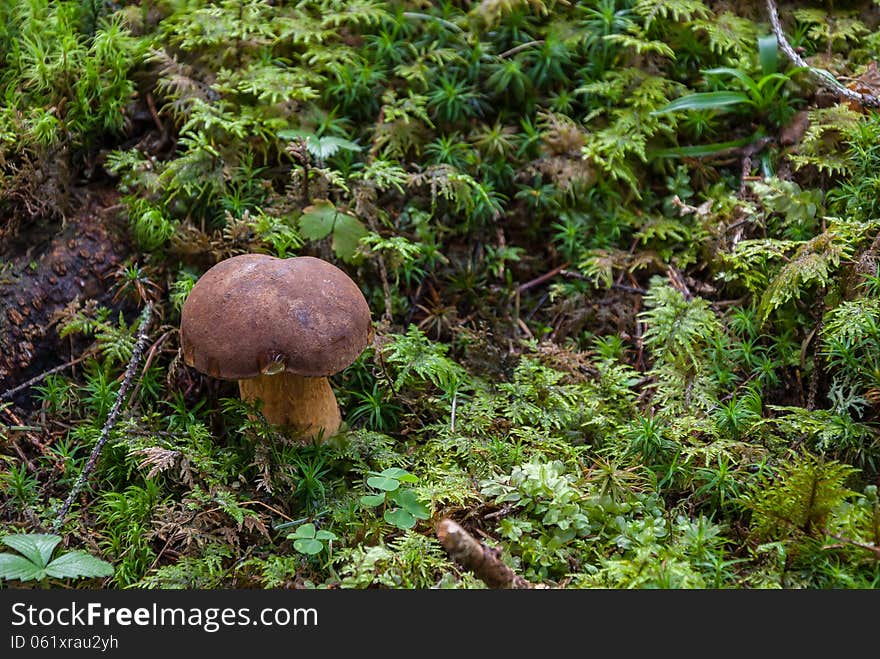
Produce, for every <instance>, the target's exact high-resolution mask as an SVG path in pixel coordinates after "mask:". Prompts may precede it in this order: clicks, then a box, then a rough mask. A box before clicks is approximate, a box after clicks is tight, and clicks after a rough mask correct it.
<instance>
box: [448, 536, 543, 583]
mask: <svg viewBox="0 0 880 659" xmlns="http://www.w3.org/2000/svg"><path fill="white" fill-rule="evenodd" d="M437 538H438V540H440V544H441V545H443V548H444V549H445V550H446V551H447V552H448V553H449V555H450V557H452V559H453V560H454V561H456V562H457V563H458V564H459V565H461V566H462V567H463V568H465V569H466V570H469V571H470V572H473V573H474V576H476V577H477V578H478V579H480V580H482V581H483V583H485V584H486V585H487V586H488V587H489V588H515V589H526V588H534V585H533V584H532V583H530V582H528V581H526V580H525V579H523V578H522V577H521V576H519V575H518V574H516V573H515V572H514V571H513V570H511V569H510V568H509V567H507V565H505V564H504V563H503V562H502V561H501V552H499V551H498V550H497V549H493V548H492V547H487V546H486V545H484V544H483V543H481V542H479V541H478V540H476V539H475V538H474V537H473V536H472V535H471V534H470V533H468V532H467V531H465V530H464V529H463V528H462V527H461V526H459V525H458V524H457V523H455V522H453V521H452V520H451V519H444V520H441V521H440V524H439V525H438V527H437Z"/></svg>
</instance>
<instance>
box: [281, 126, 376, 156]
mask: <svg viewBox="0 0 880 659" xmlns="http://www.w3.org/2000/svg"><path fill="white" fill-rule="evenodd" d="M278 137H280V138H281V139H282V140H303V141H304V142H305V144H306V149H307V150H308V152H309V153H310V154H311V155H312V157H314V158H316V159H318V160H325V159H327V158H329V157H330V156H332V155H334V154H336V153H337V152H338V151H339V150H340V149H343V150H344V151H360V150H361V146H360V145H359V144H356V143H354V142H352V141H351V140H346V139H343V138H341V137H334V136H332V135H327V136H326V137H318V136H317V135H315V134H314V133H310V132H308V131H305V130H301V129H299V128H287V129H285V130H282V131H279V132H278Z"/></svg>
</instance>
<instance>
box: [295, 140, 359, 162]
mask: <svg viewBox="0 0 880 659" xmlns="http://www.w3.org/2000/svg"><path fill="white" fill-rule="evenodd" d="M306 149H308V150H309V153H311V154H312V155H313V156H314V157H315V158H317V159H318V160H324V159H326V158H329V157H330V156H332V155H334V154H336V152H337V151H339V149H343V150H344V151H360V150H361V147H360V146H358V145H357V144H355V143H354V142H352V141H351V140H344V139H342V138H341V137H332V136H328V137H309V138H308V139H307V140H306Z"/></svg>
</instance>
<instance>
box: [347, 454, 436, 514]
mask: <svg viewBox="0 0 880 659" xmlns="http://www.w3.org/2000/svg"><path fill="white" fill-rule="evenodd" d="M369 473H370V474H371V476H370V477H369V478H367V485H369V486H370V487H372V488H373V489H375V490H378V493H375V494H365V495H364V496H362V497H361V498H360V501H361V503H362V504H363V505H364V506H367V507H368V508H375V507H377V506H383V507H384V512H383V513H382V518H383V519H384V520H385V521H386V522H388V523H389V524H391V525H392V526H396V527H397V528H399V529H404V530H405V529H411V528H412V527H414V526H415V525H416V520H419V519H428V518H429V517H430V516H431V515H430V512H429V511H428V508H427V506H425V504H423V503H422V502H421V501H419V498H418V496H417V495H416V493H415V491H414V490H413V489H412V488H410V487H401V486H402V485H403V484H404V483H408V484H412V483H417V482H418V480H419V479H418V478H417V477H416V476H414V475H413V474H411V473H409V472H408V471H406V469H401V468H399V467H389V468H388V469H385V470H384V471H381V472H375V471H373V472H369Z"/></svg>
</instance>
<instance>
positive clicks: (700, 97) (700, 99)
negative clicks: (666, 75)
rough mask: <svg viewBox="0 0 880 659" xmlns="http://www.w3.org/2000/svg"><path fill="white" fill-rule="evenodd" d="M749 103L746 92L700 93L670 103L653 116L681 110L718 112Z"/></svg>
mask: <svg viewBox="0 0 880 659" xmlns="http://www.w3.org/2000/svg"><path fill="white" fill-rule="evenodd" d="M748 102H749V97H748V95H746V94H745V93H744V92H723V91H722V92H698V93H696V94H688V95H687V96H681V97H680V98H677V99H675V100H674V101H670V102H669V103H667V104H666V105H665V106H663V107H662V108H660V109H659V110H654V111H653V112H652V113H651V114H652V115H657V114H665V113H667V112H679V111H681V110H718V109H720V108H724V107H727V106H729V105H739V104H740V103H748Z"/></svg>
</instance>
